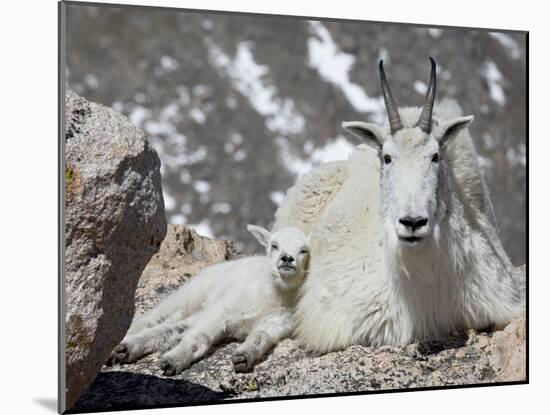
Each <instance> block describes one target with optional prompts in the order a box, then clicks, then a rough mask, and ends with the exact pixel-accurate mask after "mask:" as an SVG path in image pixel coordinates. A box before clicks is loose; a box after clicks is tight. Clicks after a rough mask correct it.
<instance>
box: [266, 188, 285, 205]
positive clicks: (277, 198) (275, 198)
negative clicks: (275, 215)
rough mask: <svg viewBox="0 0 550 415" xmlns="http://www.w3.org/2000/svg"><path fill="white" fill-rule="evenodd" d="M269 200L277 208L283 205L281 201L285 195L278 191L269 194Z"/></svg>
mask: <svg viewBox="0 0 550 415" xmlns="http://www.w3.org/2000/svg"><path fill="white" fill-rule="evenodd" d="M269 198H270V199H271V201H272V202H273V203H275V205H277V207H279V206H281V205H282V204H283V200H284V199H285V194H284V193H283V192H280V191H275V192H271V193H270V194H269Z"/></svg>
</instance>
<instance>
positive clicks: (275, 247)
mask: <svg viewBox="0 0 550 415" xmlns="http://www.w3.org/2000/svg"><path fill="white" fill-rule="evenodd" d="M271 249H273V250H274V251H276V250H277V249H279V247H278V246H277V244H271Z"/></svg>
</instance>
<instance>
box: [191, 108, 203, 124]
mask: <svg viewBox="0 0 550 415" xmlns="http://www.w3.org/2000/svg"><path fill="white" fill-rule="evenodd" d="M189 115H190V116H191V118H193V120H194V121H195V122H196V123H197V124H204V122H205V121H206V115H205V114H204V112H203V111H202V110H201V109H200V108H193V109H191V111H190V112H189Z"/></svg>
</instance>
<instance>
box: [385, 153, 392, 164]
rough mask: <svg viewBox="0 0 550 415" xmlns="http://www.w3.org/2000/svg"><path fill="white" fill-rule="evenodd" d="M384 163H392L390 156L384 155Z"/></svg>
mask: <svg viewBox="0 0 550 415" xmlns="http://www.w3.org/2000/svg"><path fill="white" fill-rule="evenodd" d="M384 163H385V164H390V163H391V156H390V155H389V154H384Z"/></svg>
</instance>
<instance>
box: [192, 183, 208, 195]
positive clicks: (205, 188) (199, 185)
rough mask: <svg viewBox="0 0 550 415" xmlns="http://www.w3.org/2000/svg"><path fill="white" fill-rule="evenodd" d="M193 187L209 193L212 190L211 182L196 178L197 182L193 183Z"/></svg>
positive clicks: (200, 191)
mask: <svg viewBox="0 0 550 415" xmlns="http://www.w3.org/2000/svg"><path fill="white" fill-rule="evenodd" d="M193 188H194V189H195V190H196V191H197V192H198V193H208V192H209V191H210V183H208V182H205V181H204V180H196V181H195V183H193Z"/></svg>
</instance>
